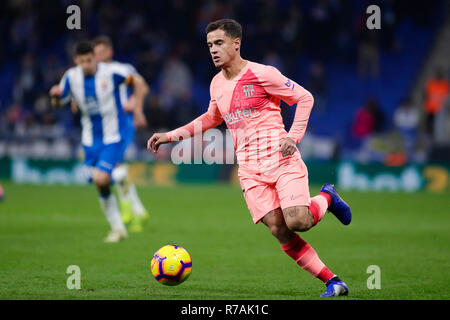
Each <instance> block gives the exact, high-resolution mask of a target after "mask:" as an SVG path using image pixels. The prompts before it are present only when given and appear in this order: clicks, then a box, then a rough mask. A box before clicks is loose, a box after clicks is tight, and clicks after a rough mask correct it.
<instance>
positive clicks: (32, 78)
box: [14, 52, 42, 109]
mask: <svg viewBox="0 0 450 320" xmlns="http://www.w3.org/2000/svg"><path fill="white" fill-rule="evenodd" d="M41 82H42V73H41V71H40V70H39V68H38V66H37V65H36V59H35V56H34V54H32V53H31V52H28V53H26V54H25V55H24V57H23V59H22V67H21V70H20V75H19V79H18V81H17V83H16V87H15V88H14V91H15V92H14V93H15V97H16V100H17V101H19V102H21V103H23V105H24V106H25V107H26V108H30V109H31V106H32V105H33V104H34V100H35V99H36V95H37V93H38V90H39V89H40V85H41Z"/></svg>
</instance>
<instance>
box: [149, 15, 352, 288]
mask: <svg viewBox="0 0 450 320" xmlns="http://www.w3.org/2000/svg"><path fill="white" fill-rule="evenodd" d="M206 34H207V35H206V38H207V44H208V47H209V50H210V53H211V57H212V60H213V62H214V65H215V66H216V67H218V68H221V71H220V72H219V73H218V74H217V75H216V76H215V77H214V78H213V80H212V82H211V86H210V94H211V101H210V104H209V108H208V111H207V112H205V113H204V114H203V115H201V116H200V117H198V118H197V119H195V120H194V121H192V122H191V123H189V124H187V125H185V126H183V127H181V128H178V129H175V130H173V131H170V132H167V133H155V134H154V135H153V136H152V137H151V138H150V139H149V140H148V146H147V147H148V149H149V150H153V152H157V150H158V147H159V146H160V145H161V144H164V143H168V142H173V141H180V140H182V139H186V138H189V137H192V136H194V135H196V134H200V133H202V132H204V131H206V130H208V129H210V128H213V127H216V126H218V125H220V124H221V123H222V121H223V120H225V122H226V124H227V127H228V129H229V130H230V132H231V135H232V137H233V141H234V146H235V150H236V156H237V159H238V163H239V171H238V175H239V180H240V183H241V186H242V190H243V192H244V198H245V201H246V202H247V206H248V208H249V210H250V212H251V215H252V217H253V221H254V223H258V222H259V221H262V222H263V223H264V224H265V225H266V226H267V227H268V228H269V230H270V232H271V233H272V234H273V235H274V236H275V237H276V238H277V239H278V241H279V242H280V244H281V248H282V250H283V251H285V252H286V254H288V255H289V256H290V257H291V258H292V259H294V260H295V262H296V263H297V264H298V265H299V266H300V267H301V268H303V269H304V270H306V271H307V272H309V273H310V274H311V275H313V276H314V277H317V278H319V279H320V280H322V281H323V282H324V283H325V284H326V287H327V289H326V292H325V293H323V294H322V295H321V296H326V297H332V296H339V295H347V294H348V287H347V285H346V284H345V283H344V282H343V281H342V280H341V279H339V277H337V276H336V275H335V274H334V273H333V272H331V271H330V270H329V269H328V268H327V267H326V266H325V264H324V263H323V262H322V261H321V260H320V259H319V256H318V255H317V253H316V251H315V250H314V249H313V248H312V247H311V246H310V245H309V244H308V243H306V242H305V241H304V240H303V239H302V238H300V236H299V235H298V234H297V233H296V232H304V231H307V230H309V229H310V228H312V227H313V226H315V225H316V224H317V223H318V222H319V221H320V220H321V219H322V218H323V216H324V215H325V212H326V211H327V210H329V211H330V212H331V213H333V214H334V215H335V216H336V217H337V218H338V219H339V220H340V221H341V222H342V223H343V224H344V225H347V224H349V223H350V221H351V211H350V207H349V206H348V205H347V204H346V203H345V202H344V201H343V200H342V198H341V197H340V196H339V195H338V193H337V191H336V189H335V188H334V186H333V185H330V184H326V185H324V186H323V187H322V189H321V192H320V193H319V194H318V195H316V196H315V197H313V198H310V194H309V187H308V171H307V168H306V165H305V163H304V162H303V160H302V159H301V156H300V153H299V151H298V149H297V147H296V144H297V143H299V142H300V140H301V139H302V137H303V135H304V133H305V130H306V127H307V123H308V119H309V115H310V112H311V109H312V107H313V103H314V99H313V97H312V95H311V94H310V93H309V92H308V91H307V90H305V89H304V88H302V87H301V86H299V85H298V84H297V83H295V82H294V81H292V80H290V79H288V78H286V77H285V76H283V75H282V74H281V73H280V72H279V71H278V70H277V69H276V68H274V67H271V66H266V65H262V64H258V63H254V62H251V61H247V60H244V59H242V58H241V56H240V46H241V39H242V27H241V25H240V24H239V23H238V22H236V21H234V20H232V19H221V20H218V21H215V22H211V23H210V24H209V25H208V26H207V28H206ZM280 100H283V101H285V102H286V103H288V104H289V105H293V104H297V109H296V112H295V117H294V122H293V124H292V127H291V129H290V131H289V133H288V132H286V130H285V128H284V125H283V121H282V117H281V110H280Z"/></svg>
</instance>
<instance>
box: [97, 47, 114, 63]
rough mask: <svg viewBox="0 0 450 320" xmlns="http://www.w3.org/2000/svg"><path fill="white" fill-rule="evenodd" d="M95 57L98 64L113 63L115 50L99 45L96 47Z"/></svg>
mask: <svg viewBox="0 0 450 320" xmlns="http://www.w3.org/2000/svg"><path fill="white" fill-rule="evenodd" d="M94 55H95V60H96V61H97V62H111V60H112V57H113V50H112V48H111V47H108V46H105V45H104V44H98V45H96V46H95V47H94Z"/></svg>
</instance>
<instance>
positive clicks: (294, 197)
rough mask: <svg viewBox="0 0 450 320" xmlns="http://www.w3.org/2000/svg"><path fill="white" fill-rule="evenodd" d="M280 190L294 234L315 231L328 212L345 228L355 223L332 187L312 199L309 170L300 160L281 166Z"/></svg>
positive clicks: (286, 216)
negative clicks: (313, 228)
mask: <svg viewBox="0 0 450 320" xmlns="http://www.w3.org/2000/svg"><path fill="white" fill-rule="evenodd" d="M276 189H277V192H278V197H279V198H280V204H281V207H282V208H283V214H284V218H285V220H286V224H287V225H288V227H289V228H290V229H291V230H293V231H299V232H304V231H307V230H309V229H311V228H312V227H313V226H315V225H316V224H317V223H319V221H320V220H322V218H323V217H324V215H325V212H326V211H327V210H329V211H330V212H332V213H333V214H334V215H335V216H336V217H337V218H338V219H339V220H340V221H341V222H342V223H343V224H345V225H347V224H349V223H350V221H351V211H350V207H349V206H348V205H347V204H346V203H345V202H344V201H343V200H342V199H341V198H340V197H339V195H338V193H337V191H336V189H335V188H334V187H333V186H332V185H324V186H323V187H322V189H321V192H320V193H319V194H318V195H316V196H314V197H313V198H311V199H310V195H309V185H308V171H307V168H306V165H305V164H304V162H303V161H302V160H301V159H300V158H297V159H292V160H291V161H289V162H288V163H286V164H283V166H281V167H280V175H279V178H278V180H277V183H276Z"/></svg>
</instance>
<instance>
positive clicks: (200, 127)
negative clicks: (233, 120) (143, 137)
mask: <svg viewBox="0 0 450 320" xmlns="http://www.w3.org/2000/svg"><path fill="white" fill-rule="evenodd" d="M222 121H223V118H222V115H221V114H220V111H219V108H218V106H217V103H216V101H215V100H213V99H212V100H211V101H210V103H209V108H208V111H206V112H205V113H204V114H202V115H201V116H199V117H198V118H196V119H194V120H193V121H191V122H190V123H188V124H187V125H185V126H182V127H180V128H178V129H175V130H172V131H170V132H165V133H155V134H153V135H152V136H151V138H150V139H148V142H147V149H148V150H153V152H155V153H156V152H157V151H158V148H159V146H160V145H161V144H165V143H169V142H174V141H181V140H183V139H188V138H190V137H193V136H194V135H197V134H200V133H203V132H205V131H206V130H209V129H211V128H214V127H217V126H218V125H220V124H221V123H222Z"/></svg>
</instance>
